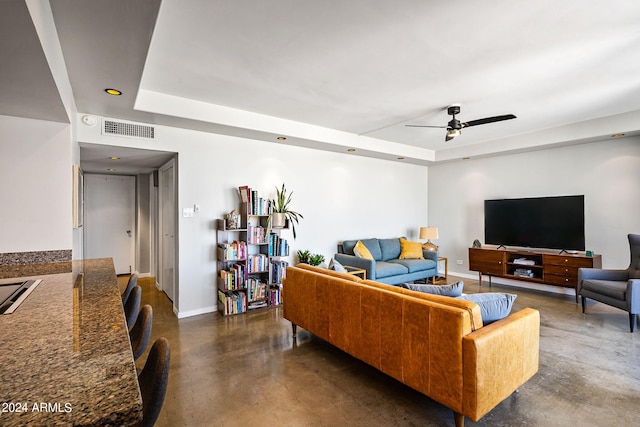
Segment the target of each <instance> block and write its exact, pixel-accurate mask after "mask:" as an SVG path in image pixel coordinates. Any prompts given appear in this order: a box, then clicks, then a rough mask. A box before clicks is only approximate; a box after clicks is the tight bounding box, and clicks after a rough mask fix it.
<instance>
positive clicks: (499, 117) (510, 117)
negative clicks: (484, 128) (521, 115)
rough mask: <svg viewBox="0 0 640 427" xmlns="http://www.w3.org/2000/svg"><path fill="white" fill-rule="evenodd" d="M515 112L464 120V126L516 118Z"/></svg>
mask: <svg viewBox="0 0 640 427" xmlns="http://www.w3.org/2000/svg"><path fill="white" fill-rule="evenodd" d="M515 118H516V116H514V115H513V114H505V115H504V116H495V117H485V118H484V119H478V120H471V121H469V122H463V123H462V127H464V128H468V127H469V126H478V125H486V124H487V123H495V122H501V121H503V120H511V119H515Z"/></svg>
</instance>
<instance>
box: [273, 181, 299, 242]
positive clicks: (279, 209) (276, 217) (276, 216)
mask: <svg viewBox="0 0 640 427" xmlns="http://www.w3.org/2000/svg"><path fill="white" fill-rule="evenodd" d="M292 195H293V191H292V192H291V193H289V195H287V189H286V187H285V186H284V183H283V184H282V189H281V190H278V187H276V198H275V199H273V200H272V201H271V205H272V207H273V210H272V212H271V214H270V215H269V218H267V228H268V229H270V228H271V227H275V228H282V227H285V226H286V224H287V221H289V223H290V224H291V229H292V230H293V238H294V239H295V238H296V224H298V220H299V218H304V217H303V216H302V214H300V213H298V212H296V211H293V210H291V208H290V207H289V205H290V203H291V196H292Z"/></svg>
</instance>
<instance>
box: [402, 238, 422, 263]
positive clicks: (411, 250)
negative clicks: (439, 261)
mask: <svg viewBox="0 0 640 427" xmlns="http://www.w3.org/2000/svg"><path fill="white" fill-rule="evenodd" d="M399 240H400V256H399V257H398V258H400V259H424V257H423V256H422V243H420V242H410V241H409V240H407V239H404V238H402V237H401V238H400V239H399Z"/></svg>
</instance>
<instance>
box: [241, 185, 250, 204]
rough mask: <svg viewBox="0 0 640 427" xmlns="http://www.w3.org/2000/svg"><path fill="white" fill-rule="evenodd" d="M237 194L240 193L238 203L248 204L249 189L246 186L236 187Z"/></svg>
mask: <svg viewBox="0 0 640 427" xmlns="http://www.w3.org/2000/svg"><path fill="white" fill-rule="evenodd" d="M238 192H239V193H240V201H241V202H242V203H249V197H250V196H249V195H250V194H251V189H249V187H248V186H247V185H243V186H241V187H238Z"/></svg>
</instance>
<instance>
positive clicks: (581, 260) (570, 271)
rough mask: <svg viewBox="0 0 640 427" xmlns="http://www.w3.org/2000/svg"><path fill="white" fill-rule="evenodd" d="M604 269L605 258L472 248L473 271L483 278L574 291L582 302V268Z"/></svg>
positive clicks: (471, 261) (470, 263)
mask: <svg viewBox="0 0 640 427" xmlns="http://www.w3.org/2000/svg"><path fill="white" fill-rule="evenodd" d="M581 267H582V268H602V256H601V255H598V254H594V255H593V256H586V255H584V254H583V253H581V254H559V253H558V252H554V251H550V250H546V251H545V250H539V251H528V250H512V249H489V248H469V270H471V271H477V272H478V274H479V280H480V286H482V275H483V274H484V275H486V276H489V285H491V276H495V277H504V278H508V279H512V280H523V281H526V282H534V283H543V284H547V285H554V286H562V287H565V288H573V289H574V290H575V291H576V303H577V302H578V293H577V290H578V268H581Z"/></svg>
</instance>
